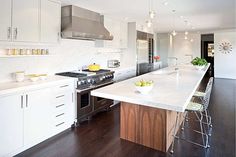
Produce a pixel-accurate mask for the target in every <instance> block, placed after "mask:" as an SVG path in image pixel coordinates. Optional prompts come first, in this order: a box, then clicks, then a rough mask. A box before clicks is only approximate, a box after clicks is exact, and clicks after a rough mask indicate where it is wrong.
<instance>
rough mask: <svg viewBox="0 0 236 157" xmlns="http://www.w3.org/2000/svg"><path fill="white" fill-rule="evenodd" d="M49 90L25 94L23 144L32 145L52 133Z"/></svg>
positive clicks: (52, 116)
mask: <svg viewBox="0 0 236 157" xmlns="http://www.w3.org/2000/svg"><path fill="white" fill-rule="evenodd" d="M51 100H52V99H51V89H50V88H45V89H40V90H35V91H30V92H27V93H26V94H25V105H24V126H25V127H24V142H25V144H26V145H32V144H36V143H39V142H41V141H42V140H45V139H46V138H48V137H50V136H51V135H52V134H53V132H52V128H53V118H54V115H53V114H52V113H53V105H52V103H51Z"/></svg>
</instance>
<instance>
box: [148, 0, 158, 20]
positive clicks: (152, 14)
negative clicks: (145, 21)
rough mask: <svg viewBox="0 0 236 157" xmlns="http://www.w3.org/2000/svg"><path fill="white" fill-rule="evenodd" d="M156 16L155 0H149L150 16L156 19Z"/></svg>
mask: <svg viewBox="0 0 236 157" xmlns="http://www.w3.org/2000/svg"><path fill="white" fill-rule="evenodd" d="M155 16H156V12H155V11H154V9H153V1H152V0H149V18H150V19H154V17H155Z"/></svg>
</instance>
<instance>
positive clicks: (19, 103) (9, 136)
mask: <svg viewBox="0 0 236 157" xmlns="http://www.w3.org/2000/svg"><path fill="white" fill-rule="evenodd" d="M0 108H1V109H0V126H1V129H0V156H9V153H13V152H14V151H16V150H18V149H20V148H21V147H23V97H21V95H11V96H6V97H1V98H0Z"/></svg>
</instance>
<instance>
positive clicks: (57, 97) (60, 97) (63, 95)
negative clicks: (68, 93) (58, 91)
mask: <svg viewBox="0 0 236 157" xmlns="http://www.w3.org/2000/svg"><path fill="white" fill-rule="evenodd" d="M64 96H65V95H59V96H57V97H56V98H57V99H58V98H61V97H64Z"/></svg>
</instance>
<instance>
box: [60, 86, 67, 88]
mask: <svg viewBox="0 0 236 157" xmlns="http://www.w3.org/2000/svg"><path fill="white" fill-rule="evenodd" d="M68 86H69V85H64V86H60V88H65V87H68Z"/></svg>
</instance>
